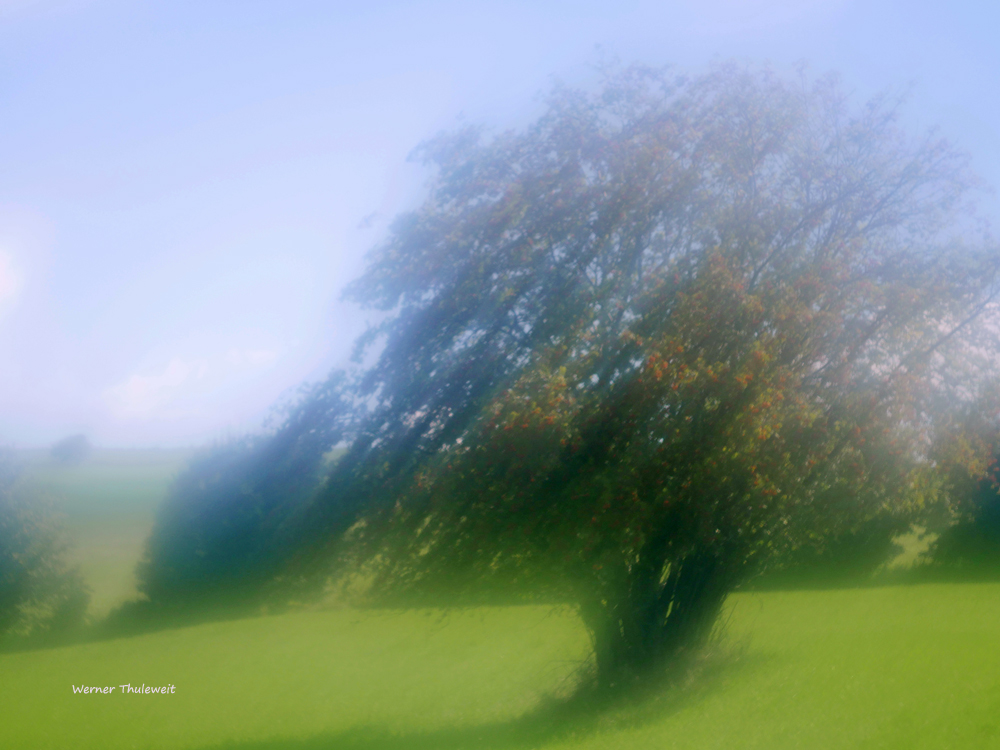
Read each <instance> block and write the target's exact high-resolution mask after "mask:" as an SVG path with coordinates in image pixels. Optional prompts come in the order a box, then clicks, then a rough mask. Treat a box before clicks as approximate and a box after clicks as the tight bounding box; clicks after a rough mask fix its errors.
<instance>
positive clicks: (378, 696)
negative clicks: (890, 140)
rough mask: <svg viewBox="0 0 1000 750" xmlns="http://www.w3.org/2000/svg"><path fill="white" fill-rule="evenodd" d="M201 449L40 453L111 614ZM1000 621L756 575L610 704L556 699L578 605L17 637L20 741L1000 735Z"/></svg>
mask: <svg viewBox="0 0 1000 750" xmlns="http://www.w3.org/2000/svg"><path fill="white" fill-rule="evenodd" d="M182 460H183V457H182V456H180V455H174V456H173V457H172V458H168V456H166V454H159V453H157V454H148V455H147V456H146V457H143V456H140V455H138V454H129V455H125V454H122V455H118V456H117V457H116V456H113V455H111V454H103V457H102V456H100V455H95V457H94V458H93V459H92V460H91V462H89V463H87V464H84V465H81V466H78V467H65V468H56V467H52V466H48V467H46V466H45V465H44V463H43V462H39V463H38V464H37V465H36V466H34V467H32V468H31V469H30V471H29V476H28V477H27V481H31V482H35V483H36V486H37V487H39V488H44V489H45V490H46V493H47V494H49V495H50V496H51V497H52V501H53V502H54V503H57V505H59V507H60V509H61V510H63V512H64V513H65V514H66V516H67V518H68V519H69V521H70V522H71V529H72V533H73V534H74V538H75V539H76V540H77V542H78V547H77V549H76V551H75V553H74V554H76V555H77V559H78V560H79V561H80V563H81V565H82V568H83V571H84V575H85V576H86V578H87V580H88V582H89V584H90V586H91V587H92V588H93V590H94V592H95V605H94V607H95V608H94V610H92V612H96V613H98V614H99V613H100V612H102V611H106V609H107V608H108V607H110V606H112V605H113V603H114V602H117V601H121V600H123V599H124V598H127V597H128V596H129V595H130V594H131V593H132V591H133V589H131V588H130V587H132V586H133V585H134V582H133V581H132V578H131V568H132V565H134V563H135V561H136V560H137V559H138V556H139V554H140V553H141V542H142V537H143V536H144V534H145V533H146V532H147V531H148V528H149V525H150V523H151V520H152V512H153V508H154V507H155V504H156V502H158V500H159V499H160V498H161V497H162V496H163V493H164V492H165V486H166V482H167V480H168V479H169V477H170V476H171V475H172V473H173V472H174V471H176V469H177V467H178V466H179V465H180V462H181V461H182ZM60 498H61V499H60ZM998 635H1000V584H996V583H965V584H959V583H949V584H945V583H935V584H921V585H910V586H892V587H880V588H879V587H865V588H855V589H839V590H837V589H833V590H822V591H815V590H814V591H809V590H799V591H767V592H750V591H748V592H740V593H736V594H734V595H733V596H731V597H730V599H729V601H728V604H727V610H726V615H725V617H724V618H723V626H722V628H721V629H720V632H719V635H718V638H717V639H716V643H715V645H714V646H713V648H712V649H711V650H709V652H707V653H706V654H705V656H704V657H703V658H702V659H701V661H700V662H699V663H698V664H697V665H696V667H695V668H694V669H692V671H691V673H690V674H689V675H688V676H687V677H685V679H684V680H683V681H682V682H680V683H679V684H675V685H673V686H669V687H664V688H663V689H662V690H660V691H658V692H655V693H650V694H648V695H646V696H645V697H641V698H640V697H632V698H630V699H629V701H628V702H627V703H622V704H619V705H614V704H613V705H611V706H609V707H605V708H604V709H603V710H601V711H596V710H588V708H587V707H586V706H579V705H578V706H576V707H575V708H573V709H572V710H570V709H568V708H565V707H560V706H559V704H558V702H557V701H556V700H553V699H557V698H559V697H560V696H564V695H566V694H568V693H569V692H570V691H571V690H572V688H573V685H574V680H575V676H576V674H577V671H578V670H579V668H580V667H581V665H583V664H585V663H586V661H587V659H588V655H589V644H588V639H587V635H586V633H585V631H584V630H583V628H582V626H581V624H580V622H579V620H578V619H577V618H576V617H575V615H574V613H573V612H572V610H570V609H569V608H559V607H557V608H549V607H504V608H474V609H465V610H452V611H443V610H430V609H428V610H399V611H396V610H371V611H356V610H350V609H328V610H322V609H317V610H314V611H303V612H297V613H292V614H284V615H278V616H269V617H259V618H253V619H246V620H235V621H227V622H218V623H209V624H202V625H198V626H194V627H188V628H180V629H175V630H164V631H160V632H156V633H147V634H144V635H140V636H136V637H131V638H122V639H117V640H105V641H95V642H89V643H80V644H76V645H71V646H64V647H58V648H48V649H39V650H34V651H24V652H18V653H4V654H0V706H2V707H3V711H2V714H3V716H4V720H3V721H2V722H0V747H4V748H6V747H10V748H25V749H28V748H59V749H62V748H70V747H72V748H81V749H85V748H95V749H97V748H101V749H102V750H103V749H105V748H107V749H109V750H111V749H116V748H217V749H218V750H223V749H225V750H236V749H240V750H265V749H277V748H293V749H295V748H298V749H299V750H307V749H308V750H312V749H316V750H318V749H319V748H355V749H356V750H374V749H375V748H387V749H389V750H396V749H398V750H402V749H403V748H424V749H426V750H431V749H437V748H441V749H443V750H448V749H457V748H553V749H555V748H588V749H593V750H598V749H599V748H600V749H602V750H603V749H605V748H611V749H617V748H621V749H622V750H625V749H626V748H628V749H630V750H631V749H632V748H677V749H685V750H686V749H691V750H695V749H697V750H702V749H706V748H719V749H720V750H721V749H723V748H725V749H731V748H761V749H764V748H767V749H769V750H770V749H779V750H780V749H783V748H789V749H791V748H796V749H798V748H872V749H874V748H928V749H930V748H934V749H935V750H937V749H940V748H989V747H1000V650H998V649H997V648H996V647H995V644H996V640H997V637H998ZM125 683H130V684H132V685H133V686H135V685H142V684H145V685H163V684H171V685H174V686H176V689H175V693H174V694H172V695H145V694H141V695H135V694H127V695H122V694H121V688H120V687H118V686H119V685H121V684H125ZM81 684H84V685H89V686H100V687H103V686H115V690H114V692H113V693H111V694H107V695H105V694H99V695H82V694H74V693H73V691H72V687H71V686H72V685H77V686H79V685H81Z"/></svg>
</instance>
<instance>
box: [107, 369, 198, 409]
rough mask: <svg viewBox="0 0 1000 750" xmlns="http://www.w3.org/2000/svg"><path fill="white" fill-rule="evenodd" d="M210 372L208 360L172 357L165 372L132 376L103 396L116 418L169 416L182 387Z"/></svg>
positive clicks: (109, 389)
mask: <svg viewBox="0 0 1000 750" xmlns="http://www.w3.org/2000/svg"><path fill="white" fill-rule="evenodd" d="M207 373H208V365H207V364H206V363H205V362H201V361H196V362H185V361H184V360H182V359H178V358H176V357H175V358H174V359H172V360H170V362H169V363H168V364H167V366H166V368H164V370H163V371H162V372H159V373H157V374H154V375H132V376H131V377H130V378H128V379H127V380H124V381H122V382H121V383H118V384H117V385H114V386H112V387H110V388H108V389H107V390H105V391H104V398H105V401H106V402H107V403H108V405H109V406H110V407H111V410H112V412H113V413H114V414H115V416H117V417H124V418H134V417H151V416H170V410H169V408H167V409H166V410H165V409H164V407H169V404H170V402H171V401H172V400H173V399H174V398H176V396H177V395H178V393H179V391H180V390H181V389H182V386H184V385H186V384H188V383H190V381H192V380H198V379H201V378H203V377H205V375H206V374H207Z"/></svg>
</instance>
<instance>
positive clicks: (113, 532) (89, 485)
mask: <svg viewBox="0 0 1000 750" xmlns="http://www.w3.org/2000/svg"><path fill="white" fill-rule="evenodd" d="M190 455H191V451H187V450H134V451H130V450H98V451H94V454H93V455H92V456H91V457H90V458H88V459H87V460H86V461H85V462H83V463H81V464H78V465H72V466H66V465H62V464H59V463H56V462H54V461H52V460H50V459H49V458H48V455H47V453H42V452H37V451H36V452H26V455H25V459H26V466H25V471H24V475H23V477H22V480H21V482H20V491H22V492H25V493H28V494H29V496H32V497H39V498H41V499H43V500H45V501H47V502H49V503H50V504H51V505H52V506H53V507H54V508H55V509H56V510H57V511H58V512H59V513H60V514H61V515H62V516H63V517H64V520H65V527H66V531H67V532H68V535H69V540H70V542H71V545H72V547H71V549H70V553H69V556H68V559H69V561H70V562H71V563H73V564H75V565H79V566H80V570H81V572H82V574H83V578H84V580H85V581H86V583H87V585H88V587H90V589H91V592H92V595H91V602H90V615H91V616H92V617H100V616H103V615H105V614H107V612H108V611H110V610H111V609H112V608H113V607H114V606H116V605H117V604H120V603H121V602H123V601H125V600H127V599H129V598H131V597H132V596H134V594H135V577H134V569H135V564H136V563H137V562H138V561H139V558H140V557H141V556H142V552H143V545H144V544H145V541H146V537H148V536H149V532H150V529H152V527H153V517H154V515H155V512H156V507H157V506H158V505H159V504H160V502H161V501H162V500H163V498H165V497H166V494H167V489H168V487H169V485H170V482H171V480H172V479H173V478H174V476H175V475H176V474H177V472H178V471H180V469H181V468H182V467H183V466H184V464H185V462H186V461H187V459H188V458H189V457H190Z"/></svg>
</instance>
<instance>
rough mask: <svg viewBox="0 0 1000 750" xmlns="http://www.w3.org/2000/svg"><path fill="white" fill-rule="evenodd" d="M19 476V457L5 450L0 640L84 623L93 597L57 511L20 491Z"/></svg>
mask: <svg viewBox="0 0 1000 750" xmlns="http://www.w3.org/2000/svg"><path fill="white" fill-rule="evenodd" d="M17 476H18V469H17V465H16V461H15V460H14V457H13V456H12V455H11V454H10V453H9V452H7V451H4V452H0V639H2V638H9V637H11V636H13V637H26V636H38V635H44V634H48V633H54V632H59V631H63V630H66V629H69V628H71V627H74V626H76V625H79V624H80V623H81V622H82V620H83V616H84V614H85V613H86V611H87V603H88V601H89V595H88V594H87V590H86V588H85V587H84V585H83V581H82V579H81V577H80V574H79V571H77V570H75V569H73V568H71V567H70V566H69V565H68V564H67V563H66V559H65V553H66V543H65V540H64V538H63V536H62V534H61V533H60V529H59V527H58V525H57V524H56V523H55V520H54V517H53V514H52V513H50V512H47V511H46V509H45V507H44V506H43V505H42V504H41V503H40V502H39V501H38V499H37V498H29V497H25V496H23V495H21V493H18V492H17V491H16V480H17Z"/></svg>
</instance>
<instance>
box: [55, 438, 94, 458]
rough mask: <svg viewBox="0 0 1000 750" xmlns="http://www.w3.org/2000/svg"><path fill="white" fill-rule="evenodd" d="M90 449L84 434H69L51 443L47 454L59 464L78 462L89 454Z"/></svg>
mask: <svg viewBox="0 0 1000 750" xmlns="http://www.w3.org/2000/svg"><path fill="white" fill-rule="evenodd" d="M90 451H91V447H90V441H89V440H88V439H87V436H86V435H71V436H70V437H68V438H64V439H62V440H60V441H59V442H58V443H56V444H55V445H53V446H52V449H51V450H50V451H49V455H51V456H52V458H53V459H55V460H56V461H58V462H59V463H61V464H78V463H81V462H82V461H85V460H86V459H87V458H88V457H89V456H90Z"/></svg>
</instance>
